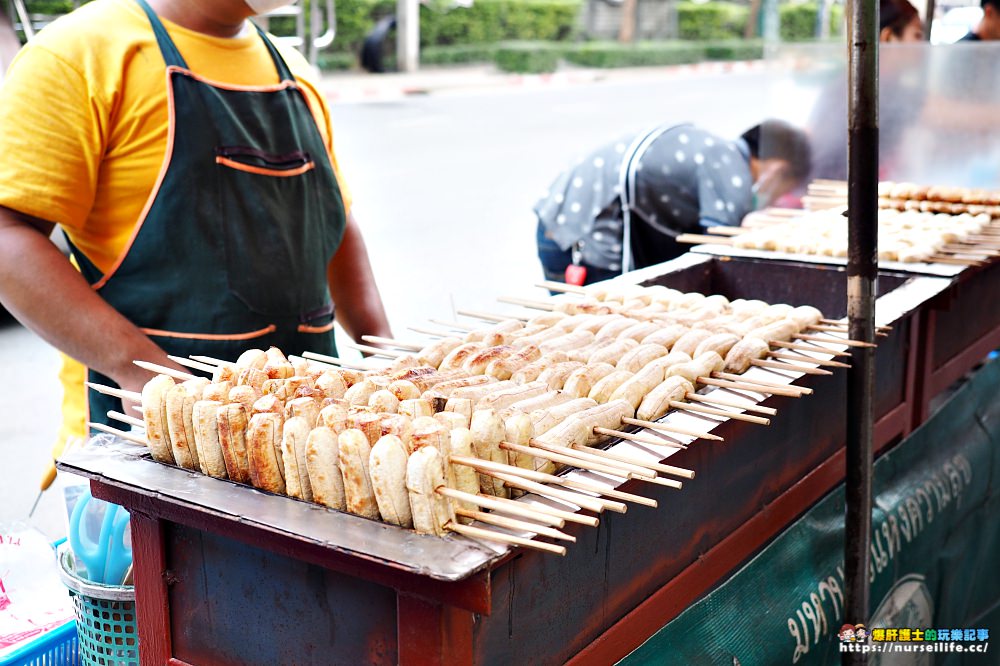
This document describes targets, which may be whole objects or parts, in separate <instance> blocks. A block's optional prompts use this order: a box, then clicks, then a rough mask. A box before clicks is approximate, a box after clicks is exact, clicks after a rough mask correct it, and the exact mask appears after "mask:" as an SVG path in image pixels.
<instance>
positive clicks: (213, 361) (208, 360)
mask: <svg viewBox="0 0 1000 666" xmlns="http://www.w3.org/2000/svg"><path fill="white" fill-rule="evenodd" d="M191 358H192V359H194V360H195V361H198V362H199V363H204V364H205V365H213V366H216V367H218V366H220V365H232V366H235V365H236V364H235V363H230V362H229V361H223V360H222V359H218V358H212V357H211V356H197V355H195V354H192V355H191Z"/></svg>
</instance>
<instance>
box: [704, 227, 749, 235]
mask: <svg viewBox="0 0 1000 666" xmlns="http://www.w3.org/2000/svg"><path fill="white" fill-rule="evenodd" d="M705 231H707V232H708V234H709V235H710V236H739V235H740V234H744V233H746V232H747V231H749V229H748V228H746V227H730V226H726V225H724V224H717V225H715V226H711V227H709V228H708V229H706V230H705Z"/></svg>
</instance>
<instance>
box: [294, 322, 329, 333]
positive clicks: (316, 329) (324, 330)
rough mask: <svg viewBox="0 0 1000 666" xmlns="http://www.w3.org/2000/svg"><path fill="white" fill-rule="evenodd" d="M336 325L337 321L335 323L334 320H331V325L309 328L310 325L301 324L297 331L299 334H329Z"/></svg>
mask: <svg viewBox="0 0 1000 666" xmlns="http://www.w3.org/2000/svg"><path fill="white" fill-rule="evenodd" d="M334 324H336V321H334V320H333V319H331V320H330V323H329V324H324V325H322V326H309V325H308V324H299V326H298V329H297V330H298V332H299V333H329V332H330V331H332V330H333V326H334Z"/></svg>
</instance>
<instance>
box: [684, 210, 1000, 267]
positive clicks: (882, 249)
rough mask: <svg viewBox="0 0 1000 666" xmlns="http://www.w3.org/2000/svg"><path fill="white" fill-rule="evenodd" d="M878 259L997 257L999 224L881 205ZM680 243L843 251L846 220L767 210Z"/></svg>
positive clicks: (972, 260)
mask: <svg viewBox="0 0 1000 666" xmlns="http://www.w3.org/2000/svg"><path fill="white" fill-rule="evenodd" d="M878 225H879V247H878V258H879V260H880V261H899V262H904V263H913V262H936V263H945V264H957V265H963V266H975V265H979V264H982V263H983V262H986V261H989V260H991V259H993V258H995V257H997V256H1000V224H997V223H994V222H992V220H991V219H990V217H989V216H988V215H985V214H979V215H970V214H968V213H963V214H959V215H945V214H940V213H938V214H935V213H922V212H917V211H898V210H894V209H883V210H880V211H879V213H878ZM678 240H679V241H681V242H689V243H712V244H724V245H731V246H732V247H736V248H743V249H753V250H764V251H773V252H787V253H791V254H805V255H814V256H828V257H846V256H847V219H846V218H845V217H844V216H843V214H842V209H841V208H833V209H828V210H822V211H814V212H804V211H785V210H770V211H764V212H763V213H757V214H752V215H750V216H748V217H747V219H746V220H744V223H743V225H742V226H739V227H711V228H709V229H708V234H684V235H682V236H680V237H678Z"/></svg>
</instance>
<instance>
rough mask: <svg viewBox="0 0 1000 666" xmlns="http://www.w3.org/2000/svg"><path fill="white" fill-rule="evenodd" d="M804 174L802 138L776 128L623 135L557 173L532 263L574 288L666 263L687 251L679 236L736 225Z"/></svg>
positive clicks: (540, 213) (781, 125)
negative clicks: (727, 134)
mask: <svg viewBox="0 0 1000 666" xmlns="http://www.w3.org/2000/svg"><path fill="white" fill-rule="evenodd" d="M809 172H810V148H809V142H808V139H807V137H806V134H805V133H804V132H803V131H801V130H799V129H797V128H795V127H792V126H791V125H789V124H788V123H785V122H783V121H779V120H767V121H765V122H763V123H761V124H759V125H756V126H754V127H752V128H750V129H749V130H747V131H746V132H744V133H743V135H742V136H740V137H739V138H738V139H736V140H730V139H724V138H721V137H718V136H716V135H714V134H712V133H710V132H708V131H707V130H704V129H702V128H699V127H696V126H694V125H675V126H666V125H664V126H660V127H657V128H655V129H653V130H648V131H645V132H642V133H640V134H639V135H637V136H628V137H623V138H621V139H619V140H617V141H612V142H610V143H608V144H606V145H603V146H601V147H600V148H598V149H596V150H594V151H592V152H591V153H589V154H588V155H587V156H586V157H584V158H583V159H581V160H579V161H577V162H576V164H575V165H573V166H572V167H570V168H569V169H567V170H566V171H564V172H563V173H561V174H560V175H559V177H558V178H556V180H555V182H553V183H552V185H551V186H550V187H549V189H548V191H547V192H546V193H545V195H544V196H543V197H542V198H541V200H539V201H538V203H537V204H535V207H534V212H535V215H536V216H537V217H538V231H537V243H538V257H539V259H540V260H541V262H542V268H543V270H544V271H545V276H546V278H547V279H549V280H556V281H560V282H563V281H569V282H573V283H577V284H589V283H591V282H596V281H598V280H604V279H607V278H610V277H613V276H615V275H618V274H620V273H621V272H622V271H623V263H624V264H626V266H625V270H628V269H631V268H642V267H643V266H649V265H651V264H655V263H659V262H662V261H666V260H668V259H672V258H674V257H676V256H678V255H680V254H683V253H684V252H685V251H686V249H687V248H686V246H683V245H681V244H679V243H677V242H676V241H675V240H674V239H675V238H676V237H677V236H678V235H679V234H682V233H701V232H703V231H704V229H705V228H706V227H709V226H712V225H718V224H724V225H732V226H736V225H739V224H740V221H741V220H742V219H743V217H744V216H745V215H746V214H747V213H749V212H751V211H752V210H754V209H756V208H761V207H764V206H767V205H769V204H770V203H771V202H775V201H777V200H778V199H779V198H780V197H781V196H782V195H784V194H785V193H787V192H789V191H791V190H792V189H794V188H795V187H797V186H799V185H800V184H802V183H803V181H805V179H806V178H807V177H808V175H809ZM623 191H624V195H625V196H624V199H625V200H626V201H627V202H628V206H627V208H623V196H622V193H623ZM626 218H628V219H629V220H630V223H629V225H628V229H627V231H626V229H625V219H626ZM625 237H629V238H630V242H629V243H628V246H629V247H627V248H624V247H623V245H624V238H625ZM567 269H568V270H567ZM567 278H568V280H567Z"/></svg>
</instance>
